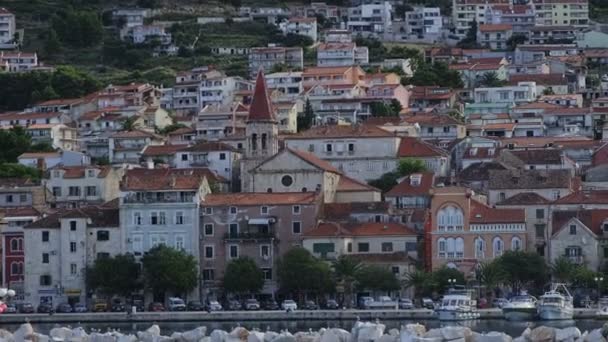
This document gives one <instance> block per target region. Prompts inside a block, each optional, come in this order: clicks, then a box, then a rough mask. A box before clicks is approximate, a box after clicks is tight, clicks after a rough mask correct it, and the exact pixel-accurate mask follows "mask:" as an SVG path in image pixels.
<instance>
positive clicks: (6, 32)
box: [0, 7, 17, 45]
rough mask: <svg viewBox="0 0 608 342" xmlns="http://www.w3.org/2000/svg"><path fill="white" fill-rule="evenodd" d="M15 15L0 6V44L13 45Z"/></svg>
mask: <svg viewBox="0 0 608 342" xmlns="http://www.w3.org/2000/svg"><path fill="white" fill-rule="evenodd" d="M16 31H17V27H16V25H15V15H14V14H13V13H11V12H10V11H9V10H7V9H6V8H4V7H0V45H13V44H11V43H12V42H13V39H15V32H16Z"/></svg>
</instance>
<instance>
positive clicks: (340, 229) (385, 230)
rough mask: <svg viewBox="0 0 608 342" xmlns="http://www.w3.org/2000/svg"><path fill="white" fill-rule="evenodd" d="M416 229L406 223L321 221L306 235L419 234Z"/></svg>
mask: <svg viewBox="0 0 608 342" xmlns="http://www.w3.org/2000/svg"><path fill="white" fill-rule="evenodd" d="M417 235H418V234H417V233H416V231H415V230H414V229H412V228H410V227H408V226H406V225H403V224H399V223H392V222H379V223H377V222H363V223H348V224H340V223H336V222H321V223H319V224H317V226H316V227H315V228H313V229H312V230H310V231H309V232H307V233H305V234H304V236H306V237H324V236H373V237H376V236H417Z"/></svg>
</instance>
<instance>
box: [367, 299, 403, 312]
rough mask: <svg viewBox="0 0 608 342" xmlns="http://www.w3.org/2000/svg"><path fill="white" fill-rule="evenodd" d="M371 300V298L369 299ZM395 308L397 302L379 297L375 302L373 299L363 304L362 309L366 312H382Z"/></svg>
mask: <svg viewBox="0 0 608 342" xmlns="http://www.w3.org/2000/svg"><path fill="white" fill-rule="evenodd" d="M369 298H371V297H369ZM395 308H397V301H396V300H393V299H392V298H391V297H388V296H380V297H378V299H377V300H374V299H373V298H372V299H371V300H369V299H368V300H366V301H365V302H364V304H363V309H366V310H382V309H395Z"/></svg>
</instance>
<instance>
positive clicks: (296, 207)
mask: <svg viewBox="0 0 608 342" xmlns="http://www.w3.org/2000/svg"><path fill="white" fill-rule="evenodd" d="M291 212H292V213H293V214H294V215H300V206H299V205H294V206H293V207H291Z"/></svg>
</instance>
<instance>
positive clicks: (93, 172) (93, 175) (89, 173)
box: [87, 170, 95, 177]
mask: <svg viewBox="0 0 608 342" xmlns="http://www.w3.org/2000/svg"><path fill="white" fill-rule="evenodd" d="M87 177H95V170H87Z"/></svg>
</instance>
